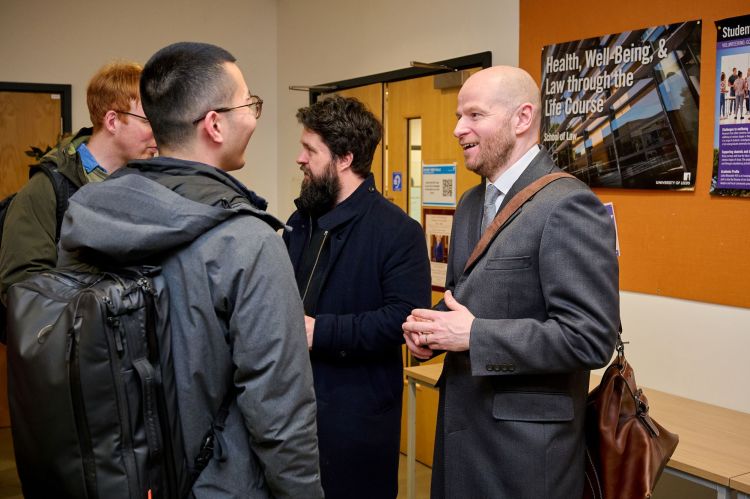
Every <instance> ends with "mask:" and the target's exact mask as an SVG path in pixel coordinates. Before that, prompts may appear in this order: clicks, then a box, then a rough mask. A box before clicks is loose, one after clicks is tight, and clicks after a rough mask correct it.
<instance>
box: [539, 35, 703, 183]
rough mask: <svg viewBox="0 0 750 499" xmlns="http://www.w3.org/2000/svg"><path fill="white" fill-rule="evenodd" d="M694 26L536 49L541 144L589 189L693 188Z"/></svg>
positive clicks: (697, 87) (697, 61)
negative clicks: (539, 59) (539, 67)
mask: <svg viewBox="0 0 750 499" xmlns="http://www.w3.org/2000/svg"><path fill="white" fill-rule="evenodd" d="M700 24H701V23H700V21H690V22H683V23H675V24H669V25H663V26H652V27H649V28H643V29H638V30H634V31H626V32H624V33H614V34H609V35H604V36H599V37H595V38H587V39H585V40H575V41H571V42H565V43H558V44H555V45H549V46H546V47H544V49H543V51H542V125H541V141H542V144H543V145H544V146H545V147H546V148H547V149H548V150H549V151H550V153H551V154H552V156H553V158H554V159H555V161H556V163H557V165H558V166H560V168H562V169H563V170H565V171H567V172H568V173H571V174H573V175H575V176H576V177H578V178H579V179H581V180H582V181H583V182H586V183H587V184H588V185H590V186H592V187H617V188H628V189H668V190H694V189H695V172H696V168H697V161H698V106H699V102H700V50H701V25H700Z"/></svg>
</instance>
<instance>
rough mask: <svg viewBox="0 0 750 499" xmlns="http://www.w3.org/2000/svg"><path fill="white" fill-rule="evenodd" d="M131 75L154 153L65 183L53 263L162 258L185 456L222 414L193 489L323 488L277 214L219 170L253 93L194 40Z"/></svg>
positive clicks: (226, 62)
mask: <svg viewBox="0 0 750 499" xmlns="http://www.w3.org/2000/svg"><path fill="white" fill-rule="evenodd" d="M140 87H141V96H142V98H143V108H144V109H145V111H146V116H147V117H148V118H149V120H150V121H151V126H152V127H153V131H154V136H155V138H156V142H157V144H158V146H159V154H160V156H159V157H158V158H153V159H146V160H139V161H132V162H130V163H129V164H128V165H127V166H126V167H124V168H122V169H121V170H120V171H119V172H117V174H116V175H113V176H112V177H110V178H109V179H107V181H106V182H103V183H102V184H100V185H99V186H97V188H96V189H89V188H83V189H81V190H80V191H79V192H78V193H76V195H75V196H74V197H73V198H72V199H71V206H70V209H69V210H68V215H67V217H66V223H65V224H64V225H63V230H62V234H63V235H62V238H61V246H62V247H63V248H64V249H65V253H63V254H62V255H61V258H60V260H61V263H63V262H65V263H74V262H76V261H81V260H84V261H86V260H87V259H88V260H91V259H93V258H96V259H98V260H101V259H104V260H106V262H107V263H108V264H109V265H116V266H128V265H138V264H143V263H146V262H149V263H152V264H158V265H159V266H160V267H161V269H162V271H161V278H160V281H159V282H157V287H159V286H163V287H164V289H165V290H166V291H168V294H169V310H168V317H169V320H170V330H171V335H172V341H171V346H172V357H173V364H174V369H175V383H176V392H177V393H176V396H177V402H178V407H179V423H180V427H181V432H182V435H183V440H184V445H185V453H186V455H185V459H186V462H187V463H188V464H189V465H192V464H193V463H195V462H196V457H197V456H198V454H199V449H200V448H201V444H202V441H203V439H204V436H205V435H207V432H208V431H209V430H210V429H211V428H212V427H213V425H214V423H216V421H217V419H218V414H219V413H224V412H226V414H227V416H226V420H225V422H224V424H223V425H219V426H218V427H214V428H213V431H214V432H216V438H215V446H216V447H215V449H214V452H213V455H210V454H209V461H208V464H207V466H206V467H205V469H203V471H202V472H201V473H200V475H199V476H198V478H197V480H196V482H195V483H194V485H193V487H192V493H193V495H194V496H195V497H198V498H200V497H207V498H212V499H214V498H222V497H226V498H229V497H245V498H268V497H279V498H281V497H284V498H298V497H299V498H303V497H304V498H311V499H315V498H319V497H323V491H322V488H321V485H320V472H319V465H318V443H317V437H316V434H315V429H316V424H315V394H314V392H313V385H312V371H311V368H310V361H309V358H308V353H307V343H306V341H305V325H304V313H303V310H302V303H301V300H300V298H299V295H298V294H297V287H296V284H295V280H294V273H293V271H292V267H291V264H290V262H289V259H288V258H287V256H286V252H285V249H284V244H283V242H282V240H281V238H280V237H279V236H278V234H276V232H275V231H276V230H278V229H280V228H282V227H283V224H282V223H281V222H279V221H278V220H277V219H275V218H274V217H272V216H271V215H269V214H268V213H267V212H266V211H265V208H266V204H267V203H266V202H265V201H264V200H263V199H262V198H260V197H259V196H257V195H256V194H254V193H253V192H252V191H250V190H248V189H247V188H246V187H245V186H244V185H242V184H241V183H240V182H239V181H238V180H236V179H235V178H234V177H232V176H231V175H229V174H228V173H227V172H229V171H233V170H237V169H239V168H242V167H243V166H244V164H245V158H244V154H245V148H246V147H247V144H248V141H249V140H250V137H251V136H252V134H253V131H254V130H255V126H256V124H257V120H258V118H259V117H260V115H261V110H262V104H263V101H262V100H261V99H260V98H259V97H257V96H254V95H252V94H251V93H250V91H249V90H248V86H247V84H246V83H245V79H244V77H243V75H242V72H241V71H240V69H239V67H238V66H237V64H236V63H235V58H234V57H233V56H232V55H231V54H230V53H229V52H227V51H226V50H224V49H222V48H220V47H217V46H214V45H209V44H204V43H187V42H183V43H176V44H173V45H170V46H167V47H165V48H163V49H161V50H160V51H158V52H157V53H156V54H154V56H153V57H151V59H150V60H149V61H148V63H147V64H146V66H145V68H144V70H143V75H142V77H141V83H140ZM84 221H85V222H84ZM162 283H163V284H162ZM159 289H161V288H159ZM162 313H164V314H165V315H166V313H165V312H162Z"/></svg>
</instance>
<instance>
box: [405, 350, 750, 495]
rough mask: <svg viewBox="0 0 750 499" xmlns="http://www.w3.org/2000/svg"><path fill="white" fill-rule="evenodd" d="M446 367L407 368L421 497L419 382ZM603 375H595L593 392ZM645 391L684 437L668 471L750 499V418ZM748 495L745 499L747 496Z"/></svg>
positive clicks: (410, 473) (410, 476)
mask: <svg viewBox="0 0 750 499" xmlns="http://www.w3.org/2000/svg"><path fill="white" fill-rule="evenodd" d="M442 369H443V366H442V364H429V365H422V366H417V367H409V368H406V369H404V373H405V374H406V378H407V381H408V402H407V404H408V405H407V411H408V412H407V414H408V417H407V454H406V456H407V467H406V470H407V489H408V495H407V497H408V498H409V499H413V498H414V497H415V495H414V494H415V490H414V487H415V481H414V469H415V452H416V438H415V421H416V384H417V383H420V384H422V385H424V386H428V387H434V386H435V383H437V380H438V378H439V377H440V373H441V372H442ZM600 379H601V378H600V377H599V376H596V375H592V376H591V383H590V388H593V387H594V386H596V385H597V384H599V381H600ZM641 388H643V391H644V393H645V394H646V396H647V397H648V401H649V405H650V407H651V410H650V414H651V415H652V416H653V417H654V419H656V420H657V421H658V422H659V423H660V424H661V425H662V426H664V427H665V428H667V429H668V430H669V431H671V432H674V433H677V434H678V435H679V436H680V443H679V445H678V446H677V450H675V453H674V454H673V455H672V458H671V459H670V460H669V463H668V464H667V469H666V471H667V472H668V473H670V474H672V475H676V476H678V477H680V478H683V479H686V480H690V481H692V482H695V483H699V484H700V485H702V486H704V487H708V488H710V489H712V490H714V491H716V497H717V498H718V499H729V497H730V489H736V490H737V491H739V492H740V496H739V497H740V498H742V497H744V499H750V496H748V495H747V494H750V414H748V413H744V412H739V411H733V410H731V409H725V408H723V407H718V406H715V405H711V404H706V403H703V402H697V401H695V400H690V399H686V398H684V397H678V396H676V395H672V394H669V393H665V392H660V391H658V390H652V389H650V388H645V387H641ZM743 494H744V495H743Z"/></svg>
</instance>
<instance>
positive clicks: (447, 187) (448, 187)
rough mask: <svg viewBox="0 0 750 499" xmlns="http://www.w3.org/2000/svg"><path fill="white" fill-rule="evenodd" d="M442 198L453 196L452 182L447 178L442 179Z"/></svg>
mask: <svg viewBox="0 0 750 499" xmlns="http://www.w3.org/2000/svg"><path fill="white" fill-rule="evenodd" d="M443 196H446V197H452V196H453V180H451V179H447V178H444V179H443Z"/></svg>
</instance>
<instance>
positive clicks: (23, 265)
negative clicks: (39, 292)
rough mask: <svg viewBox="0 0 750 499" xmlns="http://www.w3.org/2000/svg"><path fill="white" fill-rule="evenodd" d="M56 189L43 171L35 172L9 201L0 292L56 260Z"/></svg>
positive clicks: (0, 247) (0, 257)
mask: <svg viewBox="0 0 750 499" xmlns="http://www.w3.org/2000/svg"><path fill="white" fill-rule="evenodd" d="M56 210H57V207H56V200H55V191H54V189H53V187H52V184H51V183H50V181H49V178H48V177H47V176H46V175H34V176H33V177H32V178H31V180H29V182H28V184H26V185H25V186H24V188H23V189H21V190H20V191H19V192H18V194H16V197H15V198H14V199H13V201H12V202H11V204H10V206H9V208H8V211H7V214H6V217H5V225H4V227H3V238H2V245H0V295H1V296H2V299H3V302H5V294H6V293H7V291H8V288H9V287H10V285H11V284H15V283H17V282H21V281H23V280H25V279H27V278H28V277H30V276H32V275H34V274H38V273H40V272H43V271H45V270H48V269H51V268H54V267H55V265H56V263H57V245H56V244H55V233H56V231H57V220H56V216H57V214H56Z"/></svg>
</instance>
